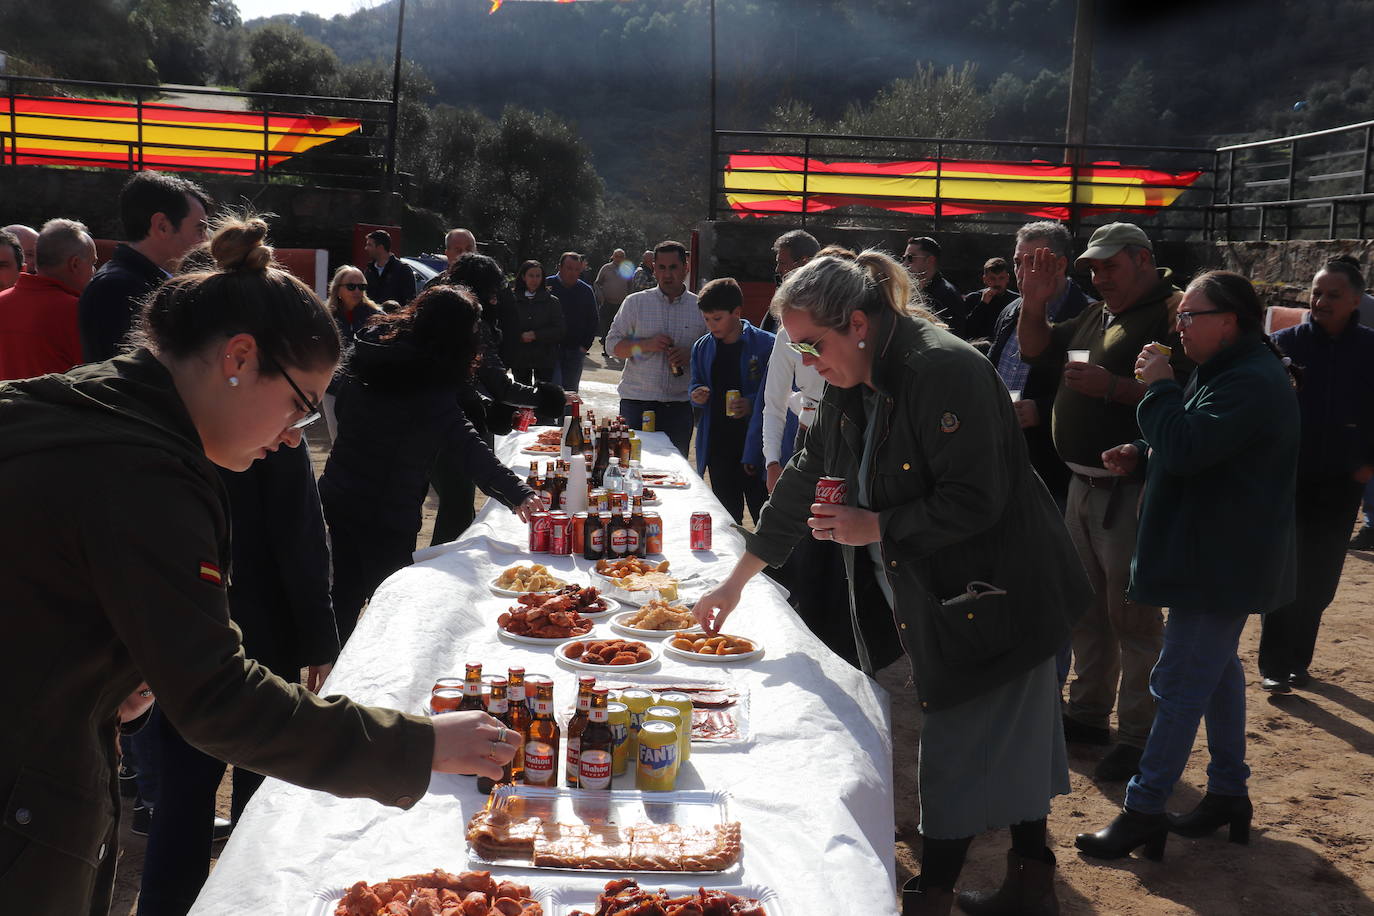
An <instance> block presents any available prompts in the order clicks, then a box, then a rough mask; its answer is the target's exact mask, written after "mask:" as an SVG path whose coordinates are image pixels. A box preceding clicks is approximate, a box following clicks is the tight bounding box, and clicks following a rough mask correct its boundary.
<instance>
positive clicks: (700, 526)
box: [691, 512, 711, 550]
mask: <svg viewBox="0 0 1374 916" xmlns="http://www.w3.org/2000/svg"><path fill="white" fill-rule="evenodd" d="M691 525H692V528H691V537H692V541H691V549H692V550H710V549H711V513H709V512H693V513H692V522H691Z"/></svg>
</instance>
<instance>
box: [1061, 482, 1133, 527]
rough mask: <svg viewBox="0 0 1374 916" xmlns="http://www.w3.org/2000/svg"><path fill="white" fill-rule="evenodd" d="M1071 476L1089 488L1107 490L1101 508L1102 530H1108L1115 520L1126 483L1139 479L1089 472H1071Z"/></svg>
mask: <svg viewBox="0 0 1374 916" xmlns="http://www.w3.org/2000/svg"><path fill="white" fill-rule="evenodd" d="M1073 476H1075V477H1077V478H1078V479H1079V480H1081V481H1083V483H1084V484H1085V485H1086V486H1087V487H1088V488H1089V489H1091V490H1108V491H1110V495H1108V497H1107V505H1106V506H1105V507H1104V508H1103V509H1102V530H1103V531H1110V530H1111V527H1112V525H1113V524H1114V523H1115V521H1116V512H1117V509H1118V508H1119V507H1120V505H1121V494H1122V492H1123V491H1124V490H1125V489H1126V488H1127V484H1138V483H1140V481H1138V480H1135V479H1133V478H1130V477H1117V476H1116V475H1112V476H1111V477H1093V476H1091V475H1089V474H1080V473H1078V472H1077V471H1074V472H1073Z"/></svg>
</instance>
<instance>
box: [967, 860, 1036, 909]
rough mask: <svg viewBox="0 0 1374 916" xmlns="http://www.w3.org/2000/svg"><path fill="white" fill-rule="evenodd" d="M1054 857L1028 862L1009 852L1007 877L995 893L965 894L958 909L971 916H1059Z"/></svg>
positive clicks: (971, 892)
mask: <svg viewBox="0 0 1374 916" xmlns="http://www.w3.org/2000/svg"><path fill="white" fill-rule="evenodd" d="M1055 864H1056V863H1055V860H1054V853H1052V852H1050V851H1049V850H1048V849H1046V850H1045V853H1044V857H1043V858H1040V859H1027V858H1023V857H1022V856H1020V855H1018V854H1017V853H1016V850H1014V849H1012V850H1007V876H1006V877H1005V878H1003V879H1002V886H1001V887H999V888H998V889H997V890H996V891H995V892H989V891H963V892H962V893H960V894H959V909H961V910H963V911H964V912H965V913H968V914H970V916H1058V914H1059V898H1058V897H1056V896H1055V894H1054V869H1055Z"/></svg>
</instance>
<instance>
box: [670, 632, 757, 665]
mask: <svg viewBox="0 0 1374 916" xmlns="http://www.w3.org/2000/svg"><path fill="white" fill-rule="evenodd" d="M667 635H669V636H672V635H673V634H672V633H669V634H667ZM726 635H727V636H728V635H733V634H726ZM740 638H741V639H747V640H749V641H750V642H751V643H753V644H754V651H753V652H741V653H740V654H739V655H702V654H701V653H700V652H688V651H687V650H686V649H678V648H675V647H674V646H673V644H672V643H670V642H666V641H665V642H664V643H663V651H664V652H666V653H667V654H669V655H671V656H672V657H673V658H678V659H682V660H683V661H688V662H706V663H707V664H713V665H733V664H734V663H735V662H747V661H749V660H750V659H754V658H759V657H760V656H762V655H763V644H762V643H760V642H759V641H758V640H757V639H754V638H753V637H752V636H742V637H740Z"/></svg>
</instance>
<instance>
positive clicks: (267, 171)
mask: <svg viewBox="0 0 1374 916" xmlns="http://www.w3.org/2000/svg"><path fill="white" fill-rule="evenodd" d="M271 150H272V117H271V114H270V113H269V112H268V110H267V106H266V104H264V105H263V108H262V173H261V175H260V177H261V179H262V183H263V184H270V183H271V181H272V171H271V168H272V163H271V160H270V159H269V158H268V156H269V154H270V152H271Z"/></svg>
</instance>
